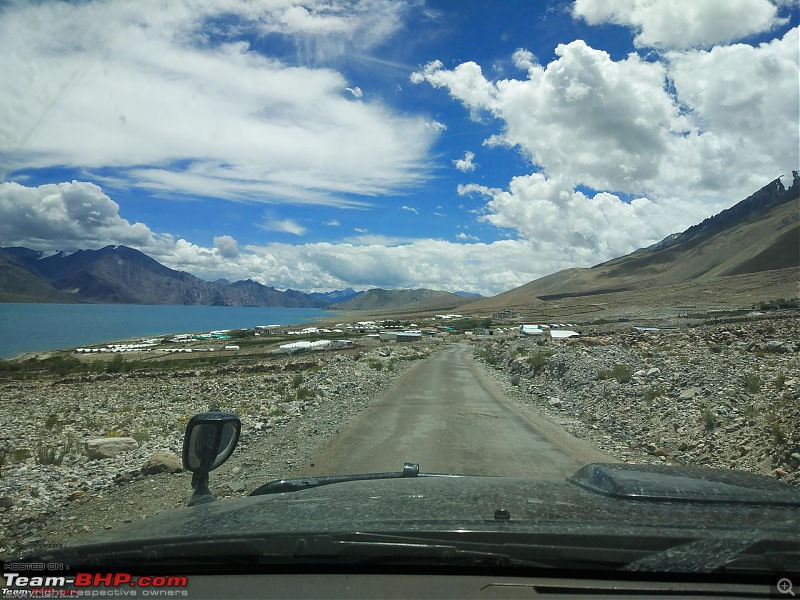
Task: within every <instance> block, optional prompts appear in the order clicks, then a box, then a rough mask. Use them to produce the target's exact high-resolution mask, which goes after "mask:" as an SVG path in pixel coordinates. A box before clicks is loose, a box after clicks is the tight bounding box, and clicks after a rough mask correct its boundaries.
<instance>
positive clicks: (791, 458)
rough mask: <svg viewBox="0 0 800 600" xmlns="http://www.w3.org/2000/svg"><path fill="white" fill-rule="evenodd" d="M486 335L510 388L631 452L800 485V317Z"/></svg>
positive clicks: (483, 347) (494, 364)
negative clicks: (573, 333) (567, 333)
mask: <svg viewBox="0 0 800 600" xmlns="http://www.w3.org/2000/svg"><path fill="white" fill-rule="evenodd" d="M578 329H579V330H580V332H581V337H579V338H571V339H566V340H551V339H549V336H547V335H544V336H536V337H533V336H531V337H519V338H517V337H514V338H500V339H499V340H491V341H490V340H489V339H486V338H484V339H483V340H478V341H476V344H477V347H476V355H477V356H479V357H480V358H481V359H482V360H483V361H484V362H485V363H486V364H487V365H488V366H489V367H490V368H488V369H487V370H488V371H489V372H490V374H491V375H492V376H493V378H494V379H495V380H496V381H498V382H499V383H500V384H501V385H502V387H503V388H504V389H505V391H506V392H507V393H508V394H509V395H510V396H512V397H514V398H516V399H517V400H518V401H520V402H523V403H527V404H530V405H533V406H534V407H535V408H536V409H537V410H538V411H540V412H542V413H543V414H544V415H545V416H547V417H548V418H549V419H550V420H552V421H553V422H555V423H556V424H558V425H561V426H562V427H563V428H565V429H566V430H567V431H569V432H570V433H571V434H573V435H575V436H576V437H579V438H586V439H588V440H590V441H592V442H593V443H594V444H595V445H596V446H598V447H599V448H601V449H603V450H605V451H606V452H608V453H609V454H611V455H612V456H615V457H617V458H619V459H620V460H623V461H628V462H647V463H665V464H687V465H705V466H712V467H722V468H731V469H740V470H744V471H750V472H754V473H761V474H765V475H770V476H773V477H777V478H780V479H781V480H783V481H786V482H789V483H791V484H794V485H800V360H799V358H800V355H799V354H798V351H800V317H798V316H797V315H796V313H795V314H788V315H782V316H780V317H773V318H770V317H767V316H762V317H758V316H754V317H752V318H750V319H746V320H741V321H738V322H734V323H726V324H707V325H701V326H696V327H692V328H686V329H681V330H679V331H667V330H662V331H636V330H633V329H632V328H630V327H627V328H617V329H616V330H615V329H613V328H609V327H608V326H606V327H591V326H589V327H586V328H578Z"/></svg>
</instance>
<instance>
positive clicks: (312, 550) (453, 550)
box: [50, 533, 552, 569]
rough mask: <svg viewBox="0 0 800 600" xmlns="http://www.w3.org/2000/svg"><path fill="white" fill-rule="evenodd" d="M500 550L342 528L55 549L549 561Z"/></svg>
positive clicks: (294, 561)
mask: <svg viewBox="0 0 800 600" xmlns="http://www.w3.org/2000/svg"><path fill="white" fill-rule="evenodd" d="M465 546H467V547H465ZM502 550H503V545H502V544H499V545H498V544H483V543H482V544H461V543H458V542H450V541H447V540H435V539H428V538H418V537H414V536H405V535H386V534H371V533H347V534H333V535H318V534H311V535H305V534H292V535H273V536H269V537H250V538H235V539H209V540H188V541H180V540H175V541H170V542H164V543H139V544H137V543H135V542H126V543H124V544H114V545H112V546H110V545H107V544H103V545H97V546H93V547H91V548H86V549H73V550H72V551H71V550H70V549H62V550H61V551H60V552H59V553H58V554H59V557H63V558H67V557H68V558H69V560H70V564H72V565H77V566H83V567H92V566H94V567H100V566H104V565H105V566H115V567H123V566H124V567H141V566H147V565H158V566H159V567H167V566H170V567H177V566H180V567H195V568H197V567H203V568H206V567H219V566H224V567H225V568H233V569H235V568H237V567H238V568H244V569H247V568H249V567H253V566H257V565H269V564H291V565H309V564H350V565H353V564H365V563H369V564H373V563H379V564H394V565H396V564H428V565H452V566H456V565H458V566H464V565H470V566H487V567H511V566H525V567H540V568H551V567H552V565H548V564H546V563H544V562H535V561H531V560H526V559H519V558H515V557H513V556H511V555H510V554H509V553H507V552H503V551H502ZM50 558H52V557H50Z"/></svg>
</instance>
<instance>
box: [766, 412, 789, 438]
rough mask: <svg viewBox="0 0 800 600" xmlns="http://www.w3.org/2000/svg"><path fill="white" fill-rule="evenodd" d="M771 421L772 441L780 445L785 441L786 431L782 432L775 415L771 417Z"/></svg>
mask: <svg viewBox="0 0 800 600" xmlns="http://www.w3.org/2000/svg"><path fill="white" fill-rule="evenodd" d="M771 420H772V423H771V425H770V431H771V432H772V439H773V440H775V443H776V444H782V443H783V442H785V441H786V430H784V428H783V425H781V423H780V422H779V421H778V420H777V418H776V417H775V415H772V417H771Z"/></svg>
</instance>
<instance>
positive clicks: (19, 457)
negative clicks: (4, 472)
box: [11, 448, 31, 463]
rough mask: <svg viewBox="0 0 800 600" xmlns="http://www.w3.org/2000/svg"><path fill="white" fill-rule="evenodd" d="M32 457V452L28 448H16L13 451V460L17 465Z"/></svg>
mask: <svg viewBox="0 0 800 600" xmlns="http://www.w3.org/2000/svg"><path fill="white" fill-rule="evenodd" d="M30 457H31V451H30V450H29V449H28V448H16V449H15V450H12V451H11V460H12V461H14V462H16V463H21V462H24V461H26V460H28V459H29V458H30Z"/></svg>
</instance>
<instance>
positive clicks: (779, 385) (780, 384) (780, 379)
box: [775, 373, 786, 390]
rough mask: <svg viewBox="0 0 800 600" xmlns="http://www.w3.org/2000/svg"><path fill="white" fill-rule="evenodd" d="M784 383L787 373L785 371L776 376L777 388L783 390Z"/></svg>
mask: <svg viewBox="0 0 800 600" xmlns="http://www.w3.org/2000/svg"><path fill="white" fill-rule="evenodd" d="M784 385H786V375H785V374H784V373H778V376H777V377H776V378H775V389H778V390H782V389H783V386H784Z"/></svg>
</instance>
